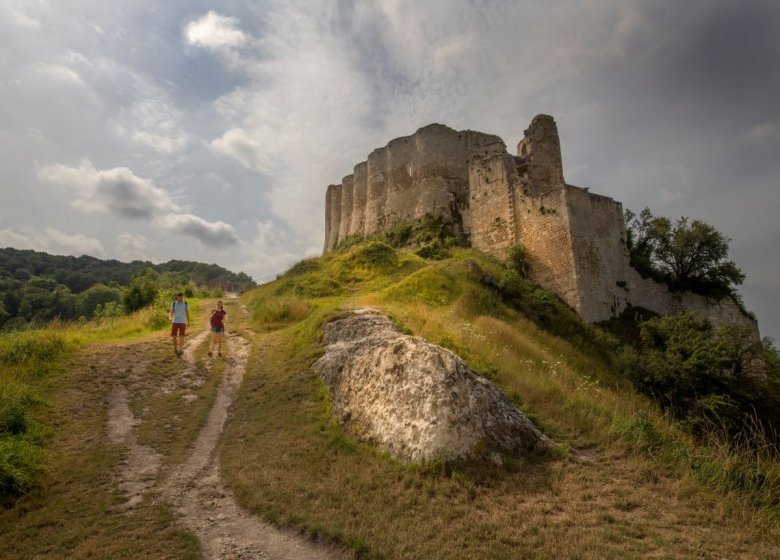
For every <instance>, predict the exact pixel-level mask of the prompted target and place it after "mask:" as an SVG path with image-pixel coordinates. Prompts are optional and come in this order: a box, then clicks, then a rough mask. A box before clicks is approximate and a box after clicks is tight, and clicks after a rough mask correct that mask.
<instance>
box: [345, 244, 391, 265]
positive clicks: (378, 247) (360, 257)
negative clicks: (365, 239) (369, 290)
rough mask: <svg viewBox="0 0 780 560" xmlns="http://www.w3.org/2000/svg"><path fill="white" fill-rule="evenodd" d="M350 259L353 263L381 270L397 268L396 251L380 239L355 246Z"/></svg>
mask: <svg viewBox="0 0 780 560" xmlns="http://www.w3.org/2000/svg"><path fill="white" fill-rule="evenodd" d="M350 260H351V261H352V262H353V263H354V264H357V265H360V266H365V267H368V268H373V269H376V270H378V271H381V272H391V271H393V270H395V269H396V268H398V253H396V252H395V249H393V248H392V247H390V245H388V244H387V243H384V242H382V241H371V242H370V243H368V244H366V245H363V246H362V247H359V248H357V249H356V250H355V252H354V253H353V254H352V255H351V259H350Z"/></svg>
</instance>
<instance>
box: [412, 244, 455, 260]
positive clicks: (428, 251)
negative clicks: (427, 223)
mask: <svg viewBox="0 0 780 560" xmlns="http://www.w3.org/2000/svg"><path fill="white" fill-rule="evenodd" d="M414 253H415V254H416V255H417V256H419V257H422V258H424V259H428V260H432V261H440V260H443V259H448V258H450V257H451V256H452V255H451V253H450V252H449V251H448V250H447V249H445V248H444V247H443V246H442V245H441V243H440V242H439V241H434V242H433V243H431V244H430V245H426V246H425V247H421V248H420V249H417V251H415V252H414Z"/></svg>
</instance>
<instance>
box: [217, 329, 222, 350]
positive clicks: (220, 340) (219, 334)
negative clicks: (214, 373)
mask: <svg viewBox="0 0 780 560" xmlns="http://www.w3.org/2000/svg"><path fill="white" fill-rule="evenodd" d="M217 352H218V353H219V355H220V356H221V355H222V333H221V332H219V333H217Z"/></svg>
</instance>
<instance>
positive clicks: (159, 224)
mask: <svg viewBox="0 0 780 560" xmlns="http://www.w3.org/2000/svg"><path fill="white" fill-rule="evenodd" d="M38 175H39V177H40V178H41V179H42V180H44V181H47V182H50V183H54V184H61V185H66V186H68V187H71V188H73V189H75V190H76V191H77V192H78V193H79V197H78V198H77V199H76V200H75V201H74V202H73V203H72V206H73V207H74V208H78V209H80V210H84V211H87V212H103V213H108V214H113V215H117V216H121V217H123V218H129V219H141V220H146V221H150V222H151V224H152V225H153V226H154V227H156V228H158V229H161V230H163V231H167V232H172V233H179V234H183V235H187V236H190V237H194V238H195V239H197V240H199V241H200V242H201V243H203V244H204V245H206V246H209V247H225V246H227V245H235V244H238V243H240V239H239V238H238V235H237V233H236V230H235V229H234V228H233V226H231V225H229V224H226V223H224V222H221V221H217V222H209V221H207V220H204V219H203V218H201V217H199V216H196V215H194V214H186V213H182V212H181V211H180V209H179V207H178V206H177V205H176V204H174V203H173V201H172V200H171V197H170V196H169V195H168V193H167V192H166V191H165V190H163V189H161V188H159V187H156V186H155V185H154V183H152V181H150V180H148V179H144V178H141V177H138V176H136V175H135V174H134V173H133V172H132V171H131V170H130V169H128V168H126V167H115V168H113V169H107V170H105V171H99V170H97V169H95V167H94V166H93V165H92V164H91V163H90V162H88V161H84V162H82V163H81V165H79V167H69V166H67V165H62V164H57V165H50V166H46V167H44V168H42V169H41V170H40V171H39V173H38ZM138 242H139V240H138V239H137V238H135V239H130V238H128V237H124V238H122V237H121V236H120V247H124V248H126V249H134V248H135V249H137V248H138Z"/></svg>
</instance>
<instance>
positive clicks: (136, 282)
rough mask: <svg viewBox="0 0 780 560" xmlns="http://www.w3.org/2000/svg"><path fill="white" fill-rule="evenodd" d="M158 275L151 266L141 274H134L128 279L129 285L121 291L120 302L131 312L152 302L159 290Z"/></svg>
mask: <svg viewBox="0 0 780 560" xmlns="http://www.w3.org/2000/svg"><path fill="white" fill-rule="evenodd" d="M159 277H160V275H159V274H158V273H156V272H155V271H154V270H152V269H151V268H147V269H146V272H145V273H144V274H143V275H142V276H136V277H135V278H133V279H132V280H131V281H130V285H129V286H128V287H127V288H125V289H124V290H123V291H122V303H123V304H124V306H125V308H126V309H127V310H128V311H130V312H132V311H136V310H138V309H141V308H143V307H146V306H147V305H151V304H152V303H154V300H155V299H156V298H157V292H158V290H159V287H158V282H159Z"/></svg>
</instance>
